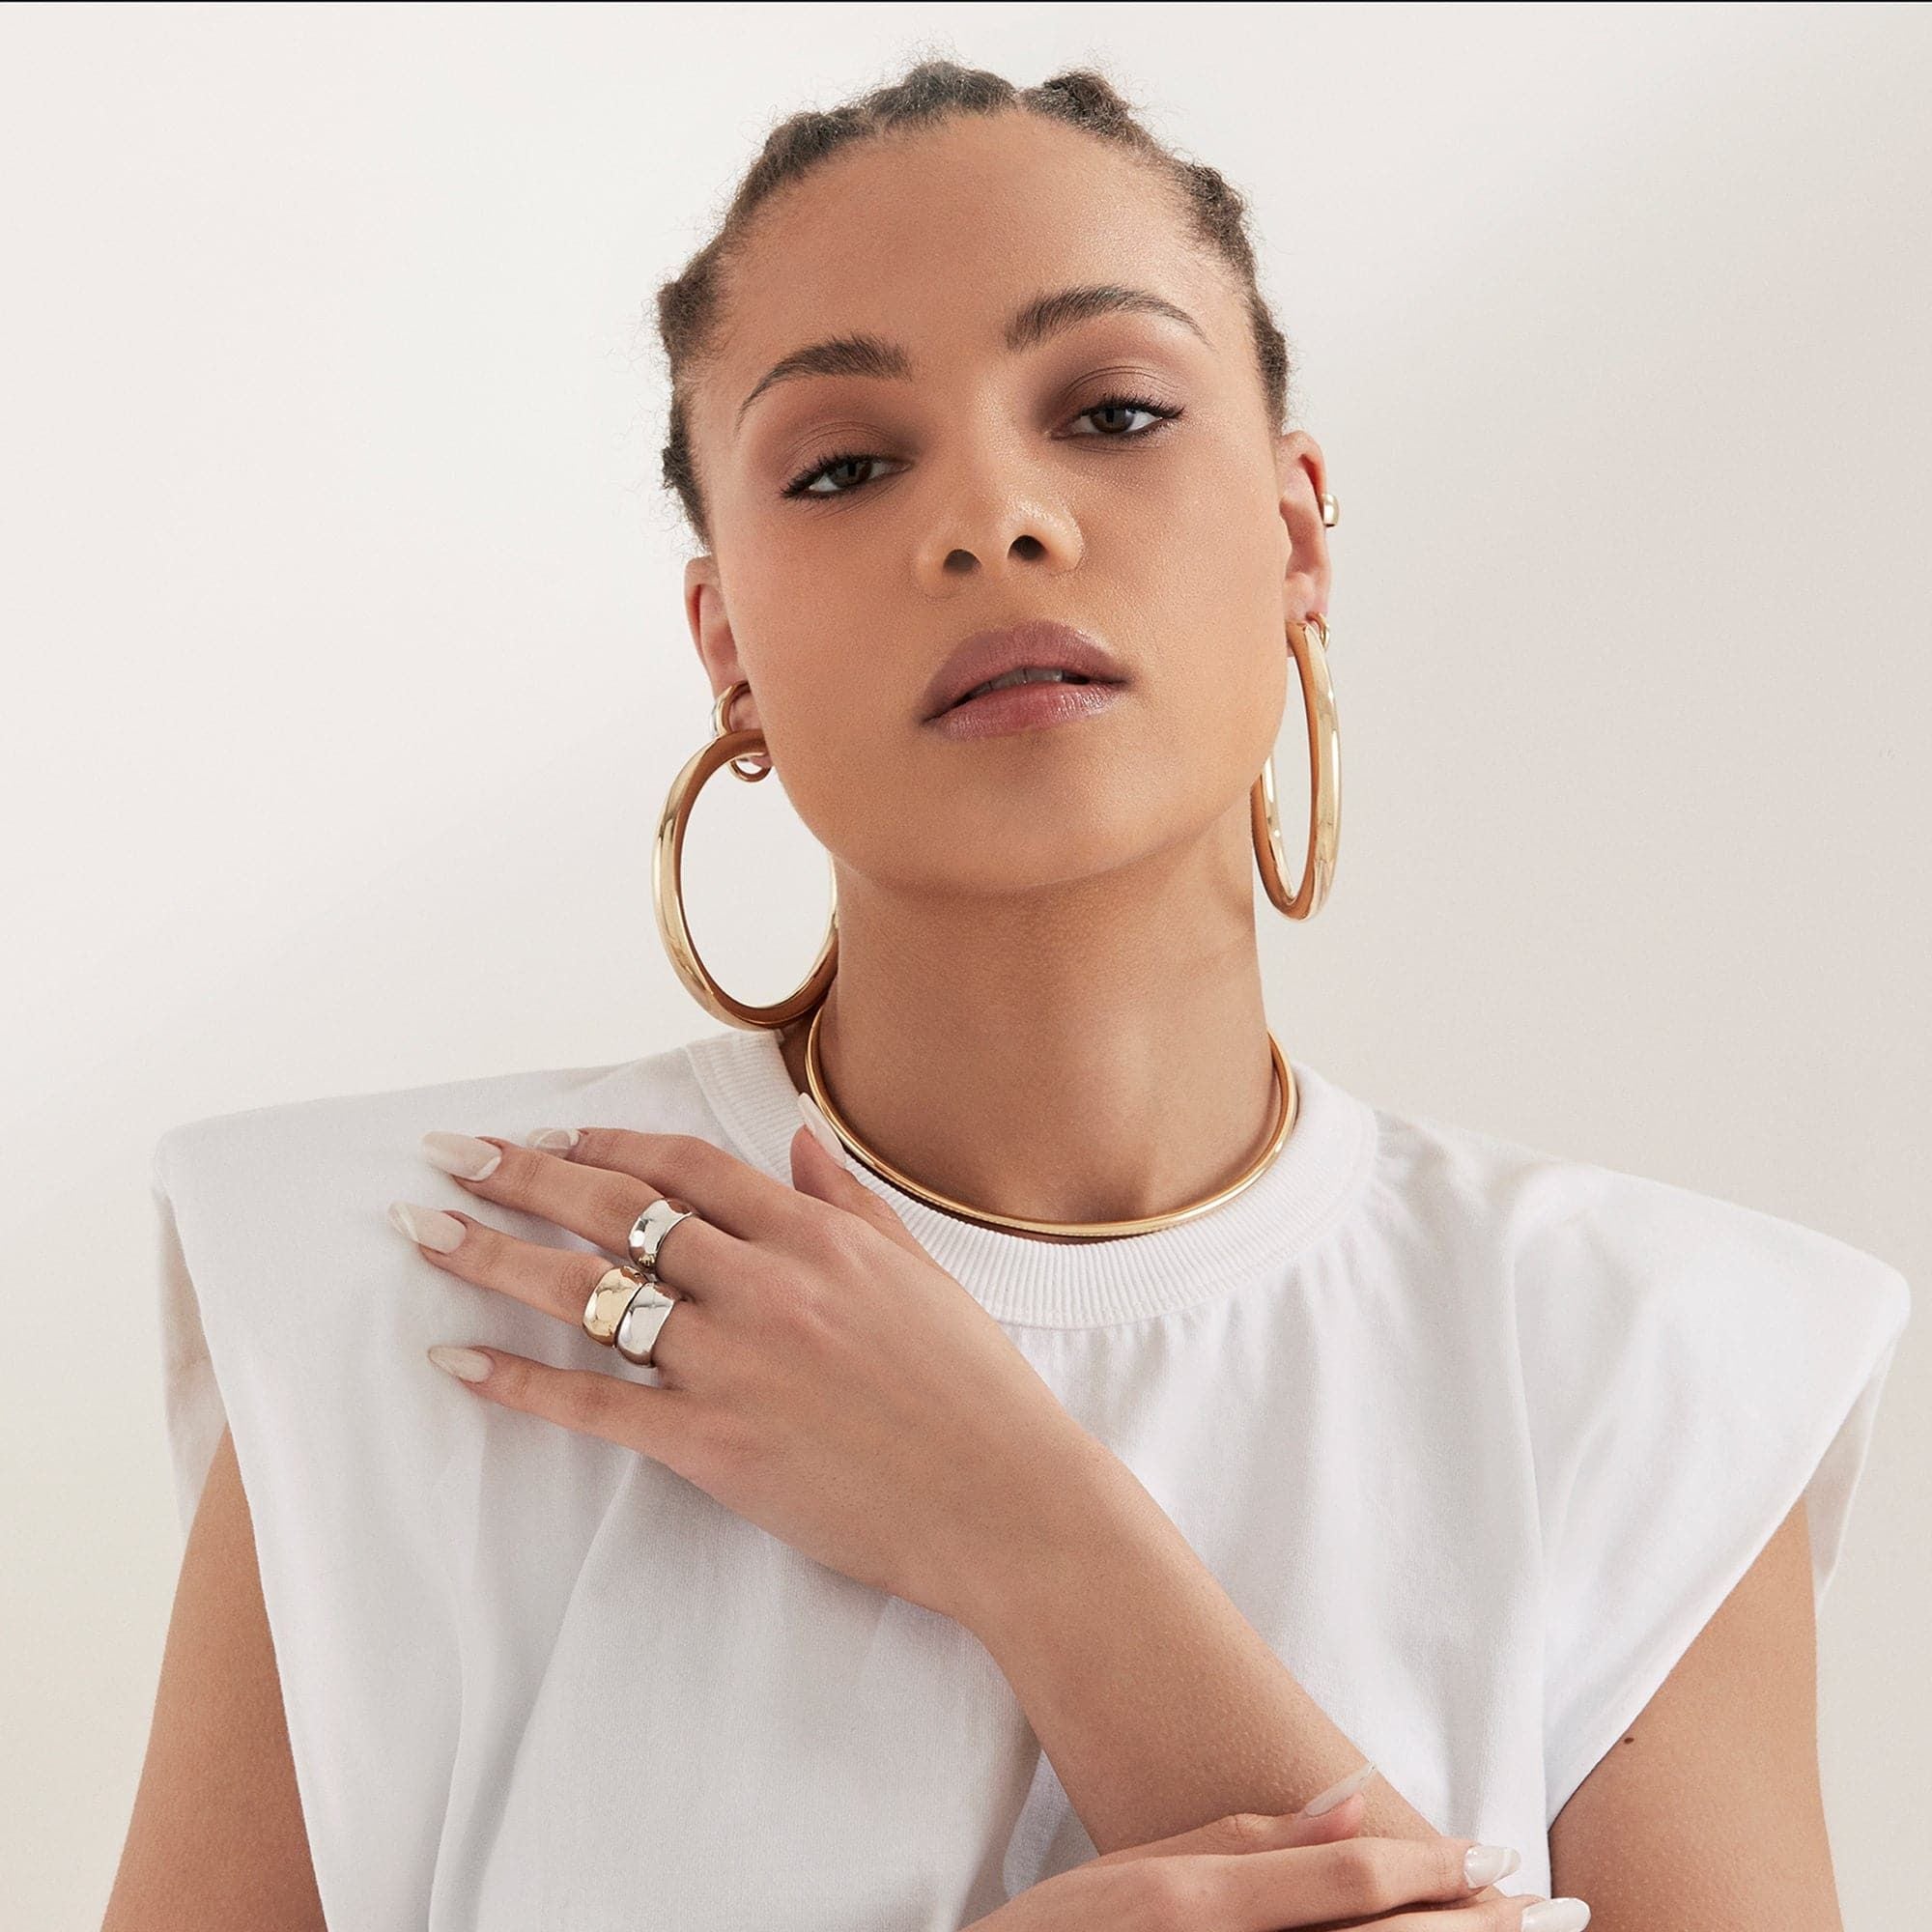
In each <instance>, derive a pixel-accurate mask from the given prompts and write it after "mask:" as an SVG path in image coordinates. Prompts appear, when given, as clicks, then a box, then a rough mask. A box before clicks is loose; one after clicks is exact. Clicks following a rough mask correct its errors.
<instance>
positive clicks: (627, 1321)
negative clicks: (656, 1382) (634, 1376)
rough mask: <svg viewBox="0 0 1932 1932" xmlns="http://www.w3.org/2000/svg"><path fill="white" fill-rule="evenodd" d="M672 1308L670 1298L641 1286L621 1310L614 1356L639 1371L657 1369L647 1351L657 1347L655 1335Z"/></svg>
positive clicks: (674, 1299) (653, 1289) (657, 1290)
mask: <svg viewBox="0 0 1932 1932" xmlns="http://www.w3.org/2000/svg"><path fill="white" fill-rule="evenodd" d="M676 1306H677V1299H676V1297H675V1296H674V1295H669V1294H666V1293H664V1291H663V1290H662V1289H659V1288H655V1287H653V1286H652V1285H651V1284H650V1283H649V1282H645V1283H644V1285H643V1287H641V1288H640V1289H639V1290H638V1292H637V1293H635V1294H634V1295H632V1297H631V1302H630V1306H629V1307H628V1308H626V1309H625V1310H624V1314H623V1318H622V1320H620V1321H618V1323H617V1336H616V1349H617V1352H618V1354H620V1355H622V1356H623V1358H624V1359H625V1361H627V1362H636V1363H637V1365H638V1366H639V1368H640V1369H649V1368H655V1367H656V1366H657V1365H656V1363H654V1362H653V1361H652V1360H651V1350H653V1349H654V1348H656V1347H657V1341H658V1331H659V1330H660V1329H661V1328H663V1326H664V1325H665V1323H666V1322H667V1321H668V1320H669V1319H670V1312H671V1310H672V1309H673V1308H675V1307H676Z"/></svg>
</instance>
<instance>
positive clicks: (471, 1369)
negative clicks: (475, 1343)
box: [429, 1342, 490, 1382]
mask: <svg viewBox="0 0 1932 1932" xmlns="http://www.w3.org/2000/svg"><path fill="white" fill-rule="evenodd" d="M429 1358H430V1360H431V1361H432V1362H434V1363H435V1364H436V1365H437V1367H438V1368H440V1369H441V1370H443V1371H444V1372H445V1373H446V1374H449V1375H452V1376H454V1377H455V1378H457V1380H458V1381H463V1382H480V1381H481V1380H482V1379H483V1378H484V1377H485V1376H487V1375H488V1374H489V1373H490V1357H489V1356H488V1355H486V1354H485V1353H484V1352H483V1350H481V1349H459V1348H457V1347H456V1346H455V1345H454V1344H453V1343H450V1342H439V1343H438V1344H437V1345H436V1347H435V1348H433V1349H432V1350H430V1351H429Z"/></svg>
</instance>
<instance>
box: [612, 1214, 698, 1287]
mask: <svg viewBox="0 0 1932 1932" xmlns="http://www.w3.org/2000/svg"><path fill="white" fill-rule="evenodd" d="M696 1212H697V1209H696V1208H694V1207H693V1206H692V1205H691V1203H690V1202H689V1201H677V1200H673V1199H671V1198H670V1197H669V1196H666V1197H664V1198H662V1199H660V1200H657V1201H653V1202H652V1203H651V1205H650V1206H649V1207H648V1208H645V1209H644V1211H643V1212H642V1213H641V1214H639V1216H638V1218H637V1219H636V1220H635V1221H633V1222H632V1223H631V1232H630V1233H629V1234H628V1235H627V1236H625V1237H624V1245H625V1246H626V1247H627V1248H629V1249H630V1251H631V1261H632V1263H633V1264H634V1265H635V1266H636V1267H637V1270H638V1272H639V1276H640V1277H641V1278H642V1279H643V1280H645V1281H656V1280H657V1279H658V1253H659V1250H660V1249H662V1248H663V1246H664V1242H665V1236H667V1235H668V1234H669V1233H670V1231H671V1230H672V1229H673V1228H675V1227H676V1226H677V1224H678V1223H679V1222H680V1221H682V1220H683V1219H684V1218H685V1216H686V1215H688V1214H695V1213H696Z"/></svg>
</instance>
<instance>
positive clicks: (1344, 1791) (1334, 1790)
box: [1299, 1764, 1376, 1818]
mask: <svg viewBox="0 0 1932 1932" xmlns="http://www.w3.org/2000/svg"><path fill="white" fill-rule="evenodd" d="M1375 1775H1376V1768H1375V1766H1374V1765H1373V1764H1365V1765H1363V1767H1362V1768H1361V1770H1360V1771H1351V1772H1350V1774H1349V1775H1348V1776H1347V1777H1345V1778H1344V1779H1343V1780H1342V1781H1341V1783H1340V1784H1331V1785H1330V1786H1329V1787H1328V1789H1327V1790H1326V1791H1318V1792H1317V1793H1316V1794H1315V1796H1314V1797H1313V1798H1311V1799H1310V1800H1309V1801H1308V1803H1307V1804H1304V1805H1303V1806H1302V1807H1301V1811H1300V1814H1299V1815H1300V1816H1302V1817H1304V1818H1319V1817H1321V1814H1322V1812H1324V1811H1332V1810H1334V1808H1335V1807H1336V1805H1338V1804H1341V1802H1342V1801H1343V1799H1345V1798H1347V1797H1349V1796H1350V1795H1351V1794H1352V1793H1354V1792H1357V1791H1359V1790H1361V1788H1362V1786H1363V1785H1365V1784H1366V1783H1367V1782H1368V1781H1369V1779H1370V1778H1372V1777H1373V1776H1375Z"/></svg>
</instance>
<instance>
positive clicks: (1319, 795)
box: [1248, 615, 1342, 919]
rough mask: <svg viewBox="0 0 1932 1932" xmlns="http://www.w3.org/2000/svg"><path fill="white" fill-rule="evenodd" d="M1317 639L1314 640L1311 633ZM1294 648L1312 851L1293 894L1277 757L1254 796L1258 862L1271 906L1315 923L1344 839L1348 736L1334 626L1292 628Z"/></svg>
mask: <svg viewBox="0 0 1932 1932" xmlns="http://www.w3.org/2000/svg"><path fill="white" fill-rule="evenodd" d="M1311 631H1312V632H1314V633H1315V636H1314V637H1313V638H1311V637H1310V635H1309V634H1310V632H1311ZM1288 641H1289V647H1290V649H1292V650H1293V653H1294V668H1295V671H1296V674H1297V675H1298V677H1299V678H1300V681H1301V702H1302V709H1303V710H1304V711H1305V712H1306V713H1307V715H1308V774H1309V786H1310V790H1311V792H1312V794H1313V796H1312V797H1311V799H1310V801H1309V808H1308V853H1307V856H1306V858H1305V859H1304V860H1303V862H1302V867H1301V884H1300V886H1299V887H1298V888H1295V889H1293V890H1291V888H1290V887H1289V884H1288V880H1287V877H1286V866H1287V860H1286V855H1285V854H1284V853H1283V851H1282V849H1281V817H1280V814H1279V813H1278V812H1277V811H1276V810H1275V803H1274V754H1273V753H1269V754H1268V758H1267V762H1266V763H1265V764H1264V765H1263V766H1262V775H1261V777H1260V778H1258V779H1257V780H1256V781H1254V784H1253V785H1252V786H1251V787H1250V789H1249V792H1248V818H1249V822H1250V825H1251V827H1252V830H1253V835H1254V843H1255V864H1256V865H1257V866H1258V867H1260V868H1261V875H1262V886H1263V888H1264V890H1265V892H1266V893H1267V895H1268V898H1269V900H1270V901H1271V903H1272V904H1273V905H1274V906H1275V907H1276V908H1277V909H1278V910H1279V911H1281V912H1284V913H1286V914H1287V915H1288V917H1289V918H1290V919H1312V918H1313V917H1314V916H1315V915H1316V913H1318V912H1320V911H1321V902H1322V901H1323V900H1324V899H1325V898H1326V897H1327V896H1328V888H1329V887H1330V886H1331V885H1332V884H1333V883H1334V880H1335V851H1336V847H1337V845H1338V844H1339V843H1340V841H1341V837H1342V737H1341V731H1340V728H1339V726H1338V725H1337V724H1336V720H1335V687H1334V685H1333V684H1332V683H1331V682H1330V680H1329V677H1328V625H1327V622H1326V620H1325V619H1323V618H1321V617H1318V616H1312V615H1311V616H1310V617H1309V618H1308V619H1307V621H1306V622H1305V623H1301V624H1296V623H1293V622H1291V623H1290V624H1289V626H1288Z"/></svg>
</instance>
